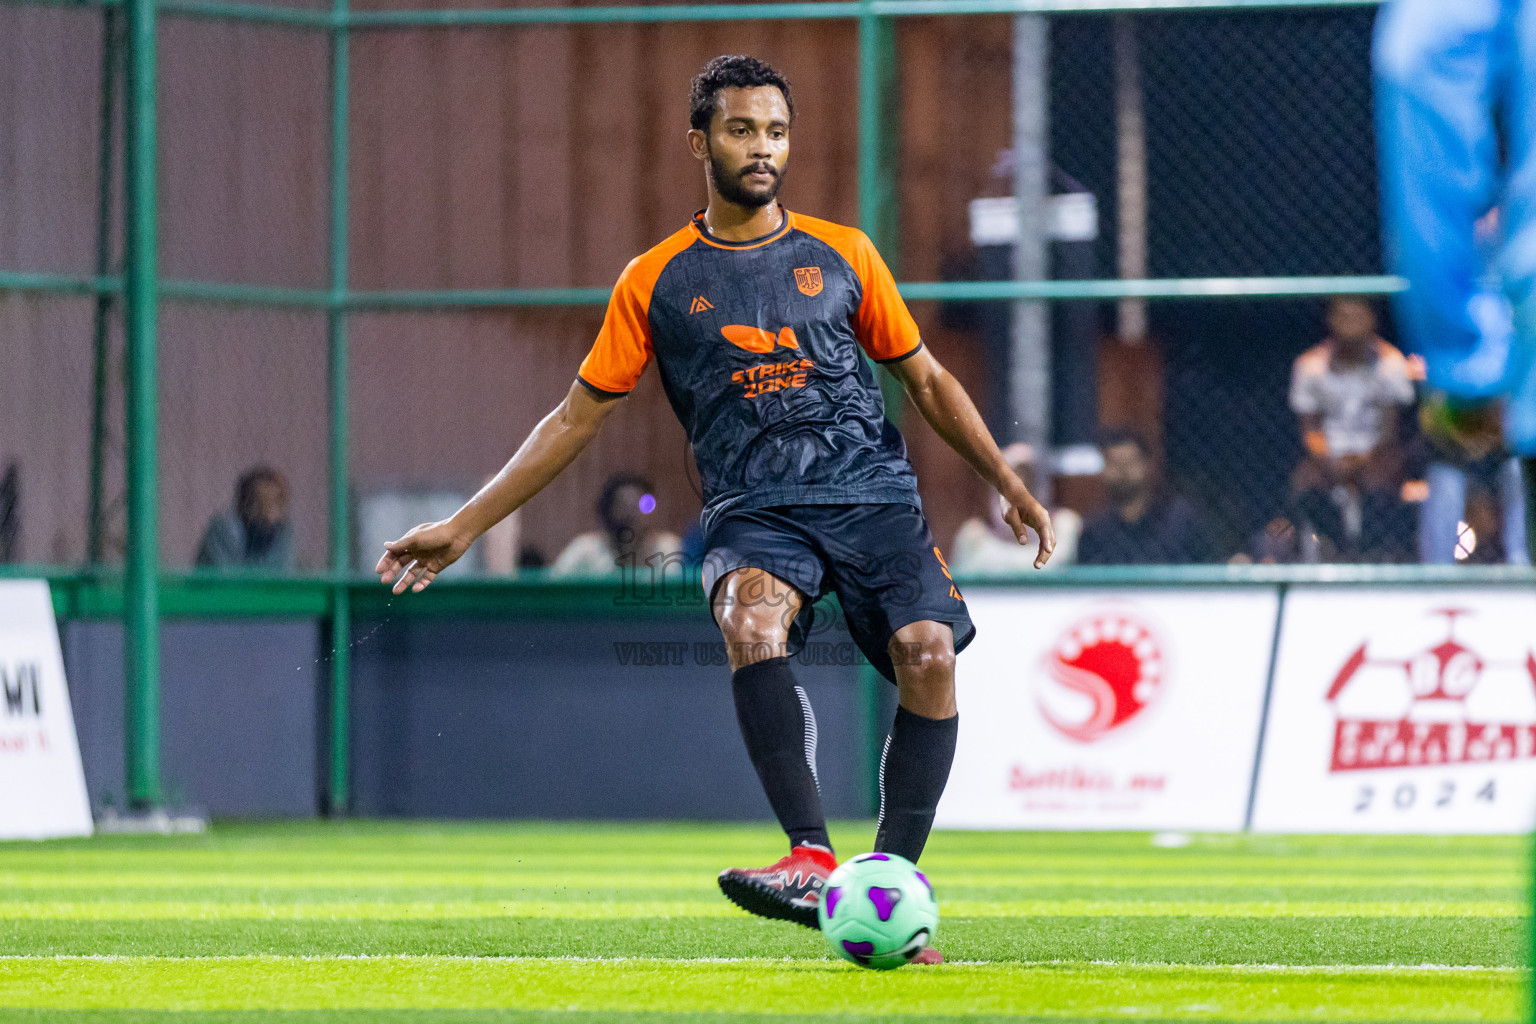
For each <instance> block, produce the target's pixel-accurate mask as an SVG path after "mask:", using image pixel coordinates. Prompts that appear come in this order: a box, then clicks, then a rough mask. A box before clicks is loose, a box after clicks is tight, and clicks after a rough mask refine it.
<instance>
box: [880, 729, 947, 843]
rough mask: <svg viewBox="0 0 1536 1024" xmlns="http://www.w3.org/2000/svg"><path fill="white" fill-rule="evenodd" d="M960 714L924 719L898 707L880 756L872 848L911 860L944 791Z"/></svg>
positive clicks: (922, 839)
mask: <svg viewBox="0 0 1536 1024" xmlns="http://www.w3.org/2000/svg"><path fill="white" fill-rule="evenodd" d="M959 728H960V716H959V715H951V716H950V717H949V718H924V717H923V716H922V715H919V714H915V713H913V712H911V711H908V710H907V709H906V708H904V707H897V708H896V721H895V723H893V724H892V725H891V734H890V735H889V736H887V737H886V739H885V751H884V752H883V753H882V754H881V755H880V824H879V825H878V826H876V829H875V849H876V850H879V851H880V852H882V853H894V854H898V855H900V856H902V857H905V858H907V860H910V861H911V862H912V863H914V864H915V863H917V858H919V857H921V856H922V855H923V847H924V846H925V845H927V843H928V832H929V830H930V829H932V828H933V812H934V810H935V809H936V808H937V807H938V806H939V797H941V796H943V795H944V784H945V783H946V782H948V781H949V768H950V765H951V764H953V763H954V760H955V736H956V734H957V733H958V732H959Z"/></svg>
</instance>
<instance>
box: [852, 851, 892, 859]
mask: <svg viewBox="0 0 1536 1024" xmlns="http://www.w3.org/2000/svg"><path fill="white" fill-rule="evenodd" d="M853 859H854V860H890V859H891V858H889V857H887V856H886V855H885V854H883V853H866V854H865V855H864V856H862V857H855V858H853Z"/></svg>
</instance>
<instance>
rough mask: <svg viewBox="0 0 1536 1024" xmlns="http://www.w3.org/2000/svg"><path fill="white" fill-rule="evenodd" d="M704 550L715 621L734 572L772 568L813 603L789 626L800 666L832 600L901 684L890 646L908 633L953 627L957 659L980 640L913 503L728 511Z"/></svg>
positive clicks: (858, 639) (877, 663)
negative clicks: (718, 593) (910, 628)
mask: <svg viewBox="0 0 1536 1024" xmlns="http://www.w3.org/2000/svg"><path fill="white" fill-rule="evenodd" d="M704 546H705V550H706V552H707V554H706V555H705V556H704V578H703V583H704V593H705V594H706V595H707V596H708V598H709V603H710V609H711V614H713V609H714V603H715V587H716V586H718V585H719V583H720V581H721V580H722V579H723V578H724V577H725V576H726V574H728V573H729V572H730V571H731V570H733V569H741V568H747V567H751V568H756V569H763V570H765V571H767V572H769V573H772V574H773V575H774V576H777V577H778V578H780V579H782V580H784V581H785V582H786V583H789V584H791V585H792V586H794V587H795V589H797V590H799V591H800V592H801V594H803V595H804V596H805V598H806V600H805V601H804V602H803V603H802V605H801V608H800V611H799V612H798V613H797V614H796V616H795V618H794V621H793V622H791V623H790V626H789V637H788V654H789V655H790V656H791V657H793V656H794V655H796V654H798V653H800V651H801V650H802V649H804V647H805V641H806V637H807V636H809V635H810V632H811V627H812V625H813V622H814V617H815V611H814V610H813V608H812V607H811V606H812V605H813V604H814V603H815V602H816V601H817V600H819V599H820V598H821V597H823V596H824V595H826V594H828V593H832V592H836V594H837V600H838V603H839V604H840V605H842V609H843V616H844V618H845V619H846V621H847V626H848V632H849V634H850V635H851V636H852V637H853V641H854V643H856V644H858V645H859V650H860V651H862V652H863V653H864V657H866V658H868V659H869V663H870V664H871V665H873V666H874V667H875V668H876V669H878V670H879V672H880V674H881V675H883V676H884V677H885V678H887V679H889V680H890V681H891V682H893V683H894V682H895V681H896V672H895V669H894V668H893V667H892V665H891V655H890V651H889V650H888V649H887V645H888V644H889V642H890V639H891V636H892V634H894V633H895V632H896V631H897V630H898V629H900V628H901V627H902V626H905V625H907V624H909V623H912V622H920V621H923V620H924V619H932V620H934V621H936V622H947V623H949V626H950V629H951V630H952V631H953V632H954V644H955V651H956V652H959V651H962V650H964V649H965V646H966V644H969V643H970V642H971V638H972V637H974V636H975V635H976V626H975V624H974V623H972V622H971V616H970V613H969V612H967V611H966V607H965V599H964V598H963V597H962V596H961V594H960V588H959V587H957V586H955V583H954V580H952V579H950V576H949V569H948V567H947V566H946V565H945V564H944V556H943V555H941V554H940V553H939V549H938V546H937V545H936V544H934V542H933V534H932V533H931V532H930V531H929V529H928V522H927V520H925V519H924V518H923V514H922V513H921V512H920V511H918V510H917V508H916V507H914V506H912V505H909V504H906V503H905V502H898V503H888V504H878V505H778V506H775V507H773V508H759V509H741V510H738V511H735V512H727V513H725V514H724V515H722V516H721V517H720V518H719V519H717V520H716V521H715V523H714V525H713V526H712V527H711V528H710V531H709V533H708V534H707V535H706V536H705V538H704ZM716 624H717V625H718V622H717V623H716Z"/></svg>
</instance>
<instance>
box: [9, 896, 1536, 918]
mask: <svg viewBox="0 0 1536 1024" xmlns="http://www.w3.org/2000/svg"><path fill="white" fill-rule="evenodd" d="M942 908H943V913H944V915H945V916H946V917H952V918H986V917H1354V918H1385V917H1389V918H1419V917H1455V918H1504V917H1521V916H1526V915H1528V914H1529V913H1530V908H1529V907H1527V906H1525V905H1524V904H1522V903H1518V902H1514V901H1496V900H1477V901H1400V900H1390V901H1383V900H1371V901H1349V902H1342V901H1341V902H1317V901H1301V900H1275V901H1235V902H1234V901H1178V902H1174V901H1146V900H946V901H944V902H943V903H942ZM738 916H742V912H741V911H739V910H737V909H736V908H735V907H734V906H732V905H731V904H729V903H726V902H725V901H723V900H722V899H720V898H719V897H718V896H711V897H710V898H709V899H699V900H637V901H633V902H626V901H617V900H613V901H606V900H605V901H587V902H583V901H574V900H572V901H566V900H558V901H522V900H505V901H502V900H464V901H458V902H435V901H434V902H408V901H400V902H386V901H366V902H365V901H346V902H314V903H303V902H283V903H279V902H235V901H230V902H219V901H203V902H189V901H179V900H162V901H151V900H97V901H79V902H24V901H13V902H0V920H18V921H48V920H93V921H145V920H164V919H167V918H174V919H184V920H229V919H252V920H287V921H327V920H329V921H335V920H401V921H404V920H456V919H466V918H495V917H523V918H575V919H588V918H597V919H609V918H611V919H621V918H669V917H738Z"/></svg>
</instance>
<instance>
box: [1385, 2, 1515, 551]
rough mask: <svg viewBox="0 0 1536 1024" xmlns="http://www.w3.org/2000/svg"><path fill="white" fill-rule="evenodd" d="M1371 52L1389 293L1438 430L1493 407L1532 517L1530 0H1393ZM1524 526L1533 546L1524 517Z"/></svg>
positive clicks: (1455, 429) (1470, 427)
mask: <svg viewBox="0 0 1536 1024" xmlns="http://www.w3.org/2000/svg"><path fill="white" fill-rule="evenodd" d="M1373 58H1374V66H1375V73H1376V116H1377V131H1376V138H1377V142H1378V145H1379V146H1380V165H1381V195H1382V211H1383V215H1384V216H1383V220H1384V223H1385V226H1386V235H1387V237H1386V242H1387V246H1386V248H1387V254H1388V261H1389V263H1390V264H1391V266H1392V269H1394V270H1395V271H1397V272H1398V273H1400V274H1402V275H1403V276H1404V277H1406V278H1407V279H1408V283H1409V289H1408V291H1407V292H1406V293H1403V294H1401V295H1400V296H1398V299H1397V302H1398V307H1397V308H1398V313H1399V316H1400V319H1401V327H1402V331H1403V336H1404V337H1405V338H1406V339H1407V340H1408V342H1409V343H1410V344H1411V345H1412V347H1413V348H1414V350H1416V351H1418V352H1420V353H1422V354H1423V356H1424V361H1425V364H1426V368H1427V372H1428V379H1429V385H1430V387H1432V388H1435V389H1437V390H1438V391H1442V392H1444V393H1445V395H1446V400H1445V405H1446V408H1445V411H1444V414H1443V415H1442V416H1440V417H1439V421H1440V424H1441V428H1442V429H1443V430H1445V431H1446V432H1447V433H1450V434H1452V435H1454V434H1459V433H1465V432H1473V431H1475V430H1476V424H1477V423H1478V421H1479V420H1480V419H1481V418H1484V417H1486V416H1487V415H1490V414H1491V415H1493V416H1502V419H1503V433H1504V437H1505V440H1506V443H1507V444H1508V445H1509V448H1510V450H1511V451H1513V452H1514V453H1515V454H1516V455H1517V456H1519V457H1520V459H1521V462H1522V464H1523V466H1524V471H1525V490H1526V500H1525V508H1526V515H1527V517H1530V516H1531V515H1533V514H1536V500H1533V490H1536V106H1533V104H1536V0H1391V2H1389V3H1388V4H1387V5H1386V7H1385V8H1383V10H1382V13H1381V15H1380V16H1379V17H1378V18H1377V21H1376V40H1375V48H1374V53H1373ZM1501 122H1502V126H1503V130H1502V131H1501V130H1500V123H1501ZM1495 206H1497V207H1499V208H1500V209H1501V211H1502V214H1503V215H1502V217H1501V220H1502V222H1503V223H1502V224H1501V225H1500V228H1501V232H1500V234H1501V237H1500V238H1499V239H1498V240H1497V242H1496V244H1495V246H1494V249H1495V252H1494V257H1493V259H1492V260H1491V261H1489V260H1488V259H1487V258H1486V256H1485V254H1484V253H1483V252H1481V251H1480V249H1479V240H1478V237H1477V222H1478V221H1479V219H1481V218H1483V217H1484V216H1485V215H1486V214H1488V213H1489V212H1490V211H1491V210H1492V209H1494V207H1495ZM1490 262H1491V267H1490ZM1489 269H1491V270H1492V271H1493V273H1492V274H1491V275H1490V274H1487V273H1485V271H1487V270H1489ZM1525 534H1526V543H1527V544H1528V545H1536V530H1533V529H1531V528H1530V520H1529V518H1528V519H1527V529H1526V531H1525Z"/></svg>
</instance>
